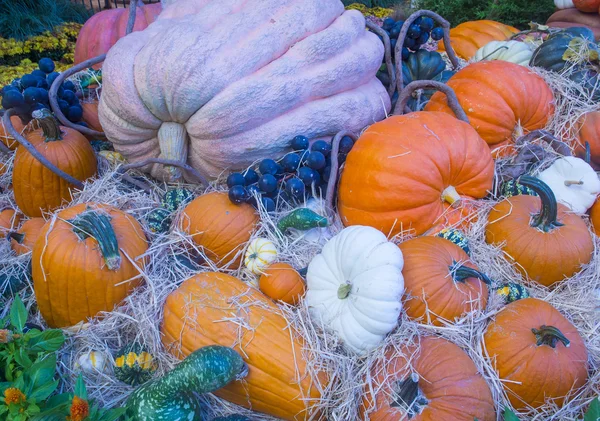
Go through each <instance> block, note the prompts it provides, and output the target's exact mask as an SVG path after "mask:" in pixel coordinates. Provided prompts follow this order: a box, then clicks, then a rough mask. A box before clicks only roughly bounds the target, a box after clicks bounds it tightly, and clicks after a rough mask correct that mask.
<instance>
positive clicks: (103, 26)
mask: <svg viewBox="0 0 600 421" xmlns="http://www.w3.org/2000/svg"><path fill="white" fill-rule="evenodd" d="M161 10H162V6H161V4H160V3H156V4H149V5H144V6H141V7H138V8H137V10H136V17H135V25H134V26H133V31H134V32H135V31H141V30H143V29H145V28H146V27H147V26H148V25H150V24H151V23H152V22H154V21H155V20H156V18H157V16H158V15H159V14H160V12H161ZM128 20H129V9H123V8H117V9H110V10H104V11H102V12H99V13H96V14H95V15H94V16H92V17H91V18H90V19H89V20H88V21H87V22H86V23H85V25H83V28H81V31H79V35H78V36H77V43H76V44H75V64H79V63H81V62H83V61H85V60H88V59H90V58H93V57H96V56H99V55H101V54H105V53H107V52H108V50H110V47H112V46H113V45H115V43H116V42H117V41H118V40H119V39H121V38H123V37H124V36H125V30H126V28H127V21H128ZM101 66H102V65H101V64H96V65H95V66H94V68H96V69H99V68H100V67H101Z"/></svg>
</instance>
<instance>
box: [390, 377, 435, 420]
mask: <svg viewBox="0 0 600 421" xmlns="http://www.w3.org/2000/svg"><path fill="white" fill-rule="evenodd" d="M428 404H429V401H428V400H427V398H425V396H423V392H422V391H421V389H420V388H419V377H418V376H417V375H416V374H412V375H410V376H409V377H408V378H406V379H404V380H401V381H399V382H397V383H396V387H395V388H394V396H393V399H392V402H391V403H390V406H391V407H395V408H402V409H403V410H404V411H405V412H406V413H407V415H408V419H411V418H412V417H414V416H415V415H418V414H420V413H421V412H422V411H423V407H424V406H427V405H428Z"/></svg>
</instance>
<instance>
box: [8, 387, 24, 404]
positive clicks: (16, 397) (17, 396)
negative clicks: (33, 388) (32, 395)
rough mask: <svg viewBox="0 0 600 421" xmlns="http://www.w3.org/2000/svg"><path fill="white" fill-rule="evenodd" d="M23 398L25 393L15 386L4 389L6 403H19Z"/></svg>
mask: <svg viewBox="0 0 600 421" xmlns="http://www.w3.org/2000/svg"><path fill="white" fill-rule="evenodd" d="M24 400H25V394H23V392H21V391H20V390H19V389H17V388H16V387H9V388H8V389H6V390H5V391H4V403H5V404H7V405H10V404H17V405H18V404H20V403H21V402H23V401H24Z"/></svg>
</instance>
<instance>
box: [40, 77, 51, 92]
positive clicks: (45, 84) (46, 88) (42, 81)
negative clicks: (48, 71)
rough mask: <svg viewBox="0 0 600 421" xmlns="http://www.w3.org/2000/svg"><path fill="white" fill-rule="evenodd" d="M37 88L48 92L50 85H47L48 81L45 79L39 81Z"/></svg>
mask: <svg viewBox="0 0 600 421" xmlns="http://www.w3.org/2000/svg"><path fill="white" fill-rule="evenodd" d="M37 87H38V88H42V89H45V90H48V88H50V85H49V84H48V81H47V80H46V79H39V80H38V83H37Z"/></svg>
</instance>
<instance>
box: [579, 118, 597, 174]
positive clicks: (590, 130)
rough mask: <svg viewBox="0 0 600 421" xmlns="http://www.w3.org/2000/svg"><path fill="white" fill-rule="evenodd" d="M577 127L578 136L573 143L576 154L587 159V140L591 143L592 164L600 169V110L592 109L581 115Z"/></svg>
mask: <svg viewBox="0 0 600 421" xmlns="http://www.w3.org/2000/svg"><path fill="white" fill-rule="evenodd" d="M575 127H576V138H575V142H574V144H573V145H572V146H573V147H574V148H575V154H576V155H577V156H578V157H580V158H584V159H585V154H586V146H585V144H586V142H587V143H588V144H589V145H590V165H591V166H592V167H594V169H595V170H600V111H592V112H589V113H586V114H584V115H583V116H581V118H580V119H579V121H578V122H577V124H576V125H575Z"/></svg>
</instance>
